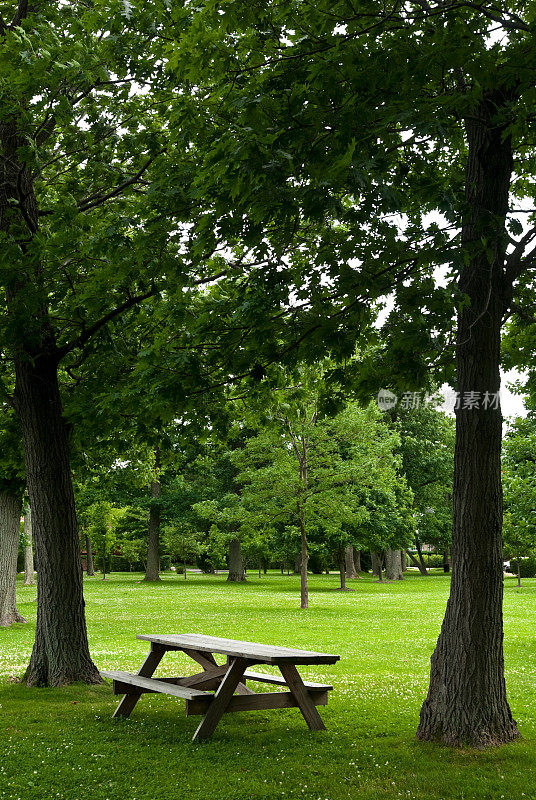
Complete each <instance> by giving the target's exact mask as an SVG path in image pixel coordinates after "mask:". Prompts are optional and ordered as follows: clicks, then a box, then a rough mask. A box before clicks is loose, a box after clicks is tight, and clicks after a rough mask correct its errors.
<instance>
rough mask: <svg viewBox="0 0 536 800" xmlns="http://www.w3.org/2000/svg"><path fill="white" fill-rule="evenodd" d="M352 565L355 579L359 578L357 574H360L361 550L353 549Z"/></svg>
mask: <svg viewBox="0 0 536 800" xmlns="http://www.w3.org/2000/svg"><path fill="white" fill-rule="evenodd" d="M354 565H355V573H356V578H360V577H361V576H360V574H359V573H360V572H361V550H356V548H355V547H354Z"/></svg>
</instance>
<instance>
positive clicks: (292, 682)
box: [279, 664, 326, 731]
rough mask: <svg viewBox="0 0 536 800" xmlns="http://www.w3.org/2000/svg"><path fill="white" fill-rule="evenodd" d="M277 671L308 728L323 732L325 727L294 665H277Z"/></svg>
mask: <svg viewBox="0 0 536 800" xmlns="http://www.w3.org/2000/svg"><path fill="white" fill-rule="evenodd" d="M279 669H280V671H281V674H282V676H283V677H284V679H285V680H286V682H287V686H288V688H289V689H290V691H291V692H292V694H293V695H294V699H295V700H296V703H297V704H298V707H299V709H300V711H301V713H302V714H303V717H304V719H305V721H306V723H307V725H308V726H309V728H311V730H313V731H325V730H326V726H325V725H324V723H323V722H322V717H321V716H320V714H319V713H318V711H317V710H316V706H315V704H314V703H313V701H312V700H311V695H310V694H309V692H308V691H307V688H306V686H305V685H304V683H303V681H302V679H301V676H300V673H299V672H298V670H297V669H296V667H295V666H294V664H279Z"/></svg>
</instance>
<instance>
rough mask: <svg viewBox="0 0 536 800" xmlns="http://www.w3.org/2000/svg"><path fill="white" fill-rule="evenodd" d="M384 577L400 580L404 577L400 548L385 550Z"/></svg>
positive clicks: (390, 579) (389, 579)
mask: <svg viewBox="0 0 536 800" xmlns="http://www.w3.org/2000/svg"><path fill="white" fill-rule="evenodd" d="M385 577H386V578H387V580H388V581H401V580H403V579H404V576H403V574H402V559H401V557H400V550H391V549H389V550H386V551H385Z"/></svg>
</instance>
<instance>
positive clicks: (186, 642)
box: [136, 633, 340, 664]
mask: <svg viewBox="0 0 536 800" xmlns="http://www.w3.org/2000/svg"><path fill="white" fill-rule="evenodd" d="M136 638H138V639H145V640H147V641H149V642H154V643H155V644H161V645H164V647H168V648H170V649H179V650H195V651H197V652H201V653H221V654H223V655H227V656H235V657H237V658H247V659H251V660H252V661H255V662H257V663H262V664H335V662H336V661H338V660H339V659H340V656H336V655H333V654H330V653H315V652H314V651H311V650H296V649H295V648H292V647H277V646H274V645H268V644H257V643H256V642H241V641H237V640H235V639H221V638H219V637H218V636H203V635H201V634H197V633H176V634H169V635H166V634H159V633H156V634H145V633H140V634H138V635H137V637H136Z"/></svg>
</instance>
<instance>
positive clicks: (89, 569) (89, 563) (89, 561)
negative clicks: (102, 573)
mask: <svg viewBox="0 0 536 800" xmlns="http://www.w3.org/2000/svg"><path fill="white" fill-rule="evenodd" d="M86 574H87V575H89V576H91V577H93V576H94V575H95V561H94V559H93V547H92V546H91V539H90V538H89V536H88V535H87V533H86Z"/></svg>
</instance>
